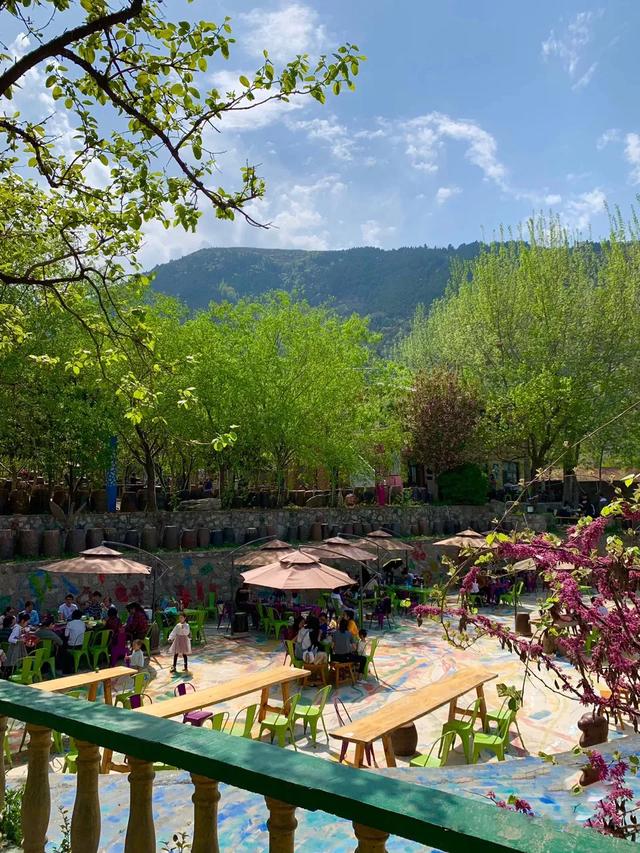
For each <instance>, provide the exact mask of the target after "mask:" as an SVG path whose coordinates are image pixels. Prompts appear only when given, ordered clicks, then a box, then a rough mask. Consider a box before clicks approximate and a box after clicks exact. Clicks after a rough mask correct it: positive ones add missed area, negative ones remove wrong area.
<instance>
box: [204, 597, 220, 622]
mask: <svg viewBox="0 0 640 853" xmlns="http://www.w3.org/2000/svg"><path fill="white" fill-rule="evenodd" d="M207 616H210V617H211V619H216V618H217V616H218V608H217V606H216V594H215V592H210V593H209V598H208V601H207Z"/></svg>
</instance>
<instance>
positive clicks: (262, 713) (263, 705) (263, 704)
mask: <svg viewBox="0 0 640 853" xmlns="http://www.w3.org/2000/svg"><path fill="white" fill-rule="evenodd" d="M268 704H269V688H268V687H263V688H262V692H261V694H260V709H259V710H258V722H260V723H261V722H262V721H263V720H264V718H265V717H266V716H267V705H268Z"/></svg>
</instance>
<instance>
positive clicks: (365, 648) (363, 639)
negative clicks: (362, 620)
mask: <svg viewBox="0 0 640 853" xmlns="http://www.w3.org/2000/svg"><path fill="white" fill-rule="evenodd" d="M358 636H359V637H360V639H359V640H358V648H357V649H356V651H357V652H358V654H359V655H362V657H365V658H366V657H368V655H369V640H367V632H366V630H365V629H364V628H360V631H359V633H358Z"/></svg>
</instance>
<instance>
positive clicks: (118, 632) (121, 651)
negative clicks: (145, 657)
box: [104, 604, 127, 666]
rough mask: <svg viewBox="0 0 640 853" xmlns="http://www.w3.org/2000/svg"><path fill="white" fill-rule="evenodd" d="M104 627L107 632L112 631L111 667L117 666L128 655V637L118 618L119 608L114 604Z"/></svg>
mask: <svg viewBox="0 0 640 853" xmlns="http://www.w3.org/2000/svg"><path fill="white" fill-rule="evenodd" d="M104 627H105V629H106V630H107V631H111V636H110V638H109V648H110V649H111V666H115V665H116V664H117V662H118V661H119V660H122V658H123V657H124V656H125V655H126V653H127V635H126V634H125V630H124V625H123V624H122V622H121V621H120V617H119V616H118V608H117V607H115V605H113V604H112V605H111V607H110V608H109V610H108V611H107V618H106V621H105V623H104Z"/></svg>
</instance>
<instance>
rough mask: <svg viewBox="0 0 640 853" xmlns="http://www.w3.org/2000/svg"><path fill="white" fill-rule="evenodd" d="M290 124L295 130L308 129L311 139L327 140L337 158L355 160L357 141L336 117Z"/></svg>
mask: <svg viewBox="0 0 640 853" xmlns="http://www.w3.org/2000/svg"><path fill="white" fill-rule="evenodd" d="M289 126H290V127H291V128H292V129H294V130H304V131H306V132H307V136H308V137H309V139H318V140H320V141H321V142H325V143H326V144H327V145H328V146H329V147H330V149H331V153H332V154H333V156H334V157H335V158H336V159H338V160H353V149H354V146H355V143H354V141H353V139H351V137H350V135H349V133H348V132H347V128H346V127H345V126H344V125H342V124H339V123H338V122H337V121H336V119H335V118H330V119H326V118H314V119H311V121H297V122H290V125H289Z"/></svg>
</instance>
